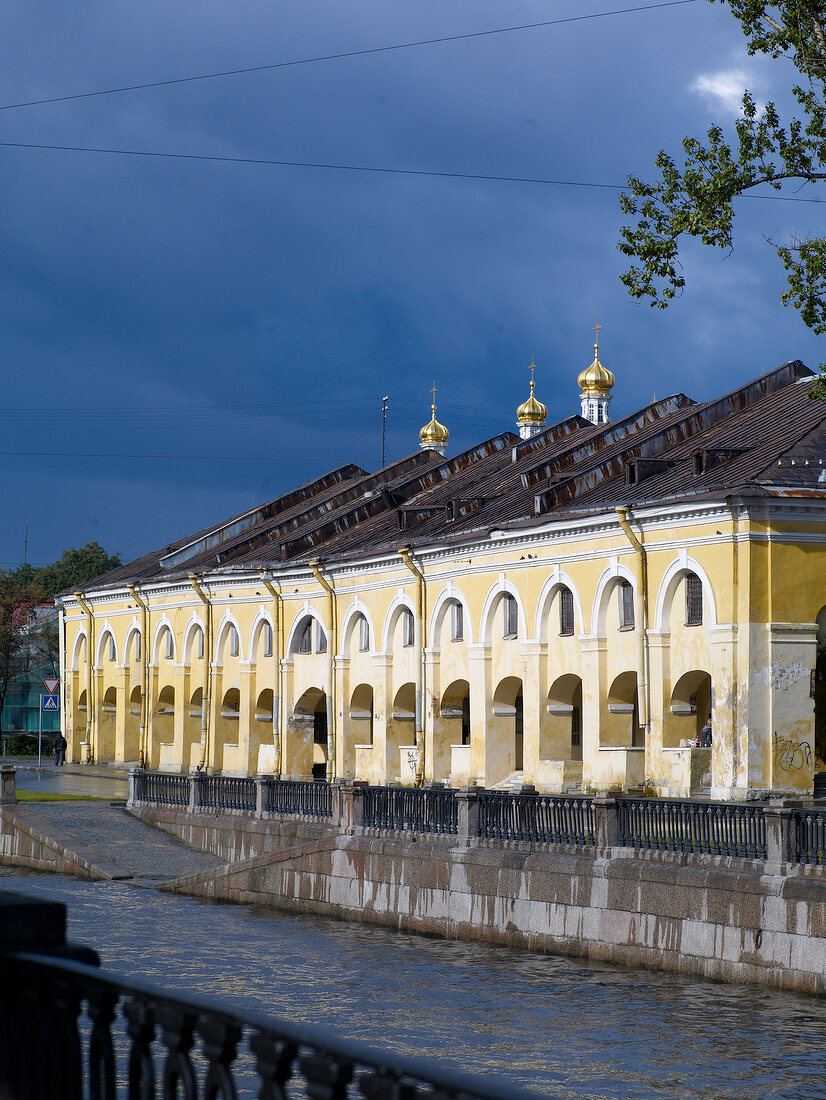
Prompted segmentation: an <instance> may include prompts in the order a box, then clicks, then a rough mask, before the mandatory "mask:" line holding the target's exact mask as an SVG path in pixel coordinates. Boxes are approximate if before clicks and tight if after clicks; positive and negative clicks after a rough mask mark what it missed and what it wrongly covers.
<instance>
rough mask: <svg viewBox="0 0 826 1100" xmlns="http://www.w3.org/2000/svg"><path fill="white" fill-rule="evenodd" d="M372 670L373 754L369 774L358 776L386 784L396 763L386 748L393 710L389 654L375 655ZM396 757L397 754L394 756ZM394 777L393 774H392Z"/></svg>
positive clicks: (372, 781)
mask: <svg viewBox="0 0 826 1100" xmlns="http://www.w3.org/2000/svg"><path fill="white" fill-rule="evenodd" d="M371 665H372V668H373V752H372V753H371V762H370V774H369V775H360V776H359V777H358V778H359V779H367V780H368V781H369V782H371V783H387V782H388V779H389V777H390V768H391V766H393V764H395V766H396V767H398V761H392V760H391V759H390V758H389V753H388V748H387V727H388V725H389V723H390V721H391V718H390V712H391V710H392V709H393V684H392V672H393V662H392V659H391V656H390V654H388V653H376V654H374V656H373V659H372V661H371ZM396 755H398V753H397V754H396ZM393 774H394V775H395V772H394V773H393Z"/></svg>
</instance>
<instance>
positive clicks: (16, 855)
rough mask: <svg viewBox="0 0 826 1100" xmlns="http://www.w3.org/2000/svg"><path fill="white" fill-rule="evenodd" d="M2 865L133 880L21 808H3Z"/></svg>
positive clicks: (0, 824) (0, 820) (0, 830)
mask: <svg viewBox="0 0 826 1100" xmlns="http://www.w3.org/2000/svg"><path fill="white" fill-rule="evenodd" d="M0 864H4V865H6V866H11V867H31V868H33V869H34V870H36V871H52V872H54V873H55V874H64V875H76V876H77V877H78V878H83V879H92V880H101V879H119V878H120V879H122V878H130V877H131V876H130V875H129V874H128V873H124V871H123V869H122V868H121V867H118V866H117V864H115V863H113V862H112V861H111V860H109V859H106V857H104V856H101V854H100V853H99V852H95V851H93V850H92V849H91V848H87V847H86V846H85V845H83V844H80V843H79V842H78V840H77V838H76V837H73V836H70V835H69V834H68V833H64V832H63V831H62V830H61V829H58V828H57V827H56V826H54V825H52V824H51V822H48V821H44V819H43V818H42V817H39V816H38V815H37V814H36V813H34V812H33V811H31V810H29V809H27V808H26V807H25V806H20V805H7V806H3V807H1V808H0Z"/></svg>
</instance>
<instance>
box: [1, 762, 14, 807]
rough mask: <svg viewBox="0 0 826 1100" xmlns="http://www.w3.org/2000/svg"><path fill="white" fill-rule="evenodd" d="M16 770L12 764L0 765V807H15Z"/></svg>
mask: <svg viewBox="0 0 826 1100" xmlns="http://www.w3.org/2000/svg"><path fill="white" fill-rule="evenodd" d="M16 775H17V768H15V767H14V765H13V764H0V806H16V805H17V790H16V779H15V776H16Z"/></svg>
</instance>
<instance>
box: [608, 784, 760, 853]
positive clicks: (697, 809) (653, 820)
mask: <svg viewBox="0 0 826 1100" xmlns="http://www.w3.org/2000/svg"><path fill="white" fill-rule="evenodd" d="M617 811H618V816H619V832H620V844H621V845H622V846H623V847H625V848H650V849H655V850H661V851H666V852H697V853H704V854H706V855H717V856H740V857H741V858H743V859H765V858H766V822H765V818H764V817H763V807H762V806H754V805H749V804H742V803H736V804H735V803H725V804H720V803H714V802H677V801H670V800H666V799H650V798H618V799H617Z"/></svg>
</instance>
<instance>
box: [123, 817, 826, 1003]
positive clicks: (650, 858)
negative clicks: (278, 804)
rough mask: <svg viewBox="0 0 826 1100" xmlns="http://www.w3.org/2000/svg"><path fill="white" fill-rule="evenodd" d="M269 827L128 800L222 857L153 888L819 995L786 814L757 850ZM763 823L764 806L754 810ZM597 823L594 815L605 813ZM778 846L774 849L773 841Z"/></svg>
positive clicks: (821, 897) (602, 833)
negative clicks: (753, 856)
mask: <svg viewBox="0 0 826 1100" xmlns="http://www.w3.org/2000/svg"><path fill="white" fill-rule="evenodd" d="M611 802H612V800H611V799H605V800H603V804H602V807H601V811H600V814H599V815H598V835H597V843H596V845H595V846H594V847H590V846H589V847H585V846H582V847H580V846H573V845H549V844H538V843H537V844H527V843H524V842H511V841H494V840H480V839H478V838H475V837H472V836H465V837H464V838H463V839H459V840H458V842H457V838H456V837H455V836H454V837H439V836H433V835H422V834H419V835H413V834H399V833H392V834H390V833H388V832H383V831H382V832H380V831H378V830H375V829H366V828H363V827H361V826H360V825H358V824H357V823H354V816H355V817H357V815H352V814H350V815H349V819H348V815H346V814H345V815H342V818H341V820H340V824H339V825H337V826H332V827H331V826H328V827H322V826H319V825H317V824H316V825H313V824H310V823H296V824H293V825H290V826H286V825H285V824H284V823H283V822H282V823H281V824H280V825H278V826H277V827H275V826H276V823H275V822H273V821H258V820H254V819H251V818H250V817H245V816H243V815H236V816H232V817H229V818H228V817H227V815H225V814H221V815H220V816H212V815H209V814H204V813H196V814H185V813H183V812H181V813H176V812H173V811H168V810H159V809H152V808H149V807H141V808H140V809H136V812H139V813H140V814H141V816H143V817H145V818H146V819H147V820H151V821H154V822H156V823H157V824H160V825H162V826H163V827H164V828H167V829H169V830H170V831H173V832H175V833H176V835H178V836H180V837H182V838H183V839H185V840H188V841H189V842H190V843H194V844H196V845H197V846H199V847H204V848H205V849H207V850H210V851H213V852H215V853H216V854H219V855H220V856H221V858H222V859H226V860H227V862H228V865H227V866H226V867H225V868H224V869H222V870H219V871H218V872H217V873H216V872H210V873H205V874H199V875H193V876H190V877H188V878H186V879H179V880H178V881H177V882H176V883H174V884H170V885H168V886H165V887H164V889H174V890H177V891H179V892H182V893H187V894H192V895H196V896H201V897H209V898H213V899H216V900H221V901H235V902H243V903H255V904H263V905H269V906H274V907H277V908H280V909H285V910H289V911H293V912H311V913H319V914H324V915H328V916H336V917H341V918H345V919H347V920H357V921H367V922H372V923H377V924H382V925H386V926H389V927H393V928H399V929H404V930H409V931H415V932H421V933H425V934H429V935H439V936H445V937H451V938H456V939H466V940H484V941H487V942H490V943H501V944H506V945H510V946H515V947H520V948H527V949H529V950H537V951H548V952H553V953H556V954H565V955H573V956H580V957H585V958H588V959H593V960H602V961H609V962H615V963H622V964H626V965H631V966H643V967H649V968H652V969H657V970H665V971H673V972H677V973H684V974H694V975H702V976H704V977H707V978H713V979H717V980H722V981H731V982H754V983H758V984H764V985H771V986H774V987H778V988H782V989H794V990H798V991H805V992H811V993H817V994H823V993H826V868H821V867H812V866H803V865H800V864H792V863H790V862H789V860H788V851H787V850H786V849H787V847H788V835H789V833H788V815H789V812H790V811H788V810H783V809H782V808H778V809H777V810H775V811H774V812H773V814H772V815H770V816H771V821H769V824H768V841H769V859H768V860H746V859H735V858H727V857H721V856H698V855H687V854H677V853H670V852H656V851H637V850H633V849H627V848H622V847H619V846H617V845H616V843H612V841H614V840H615V839H616V838H615V836H612V835H611V829H610V820H611V818H610V812H609V811H610V806H611ZM767 821H768V818H767ZM606 823H607V824H606ZM784 846H785V847H784Z"/></svg>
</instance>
